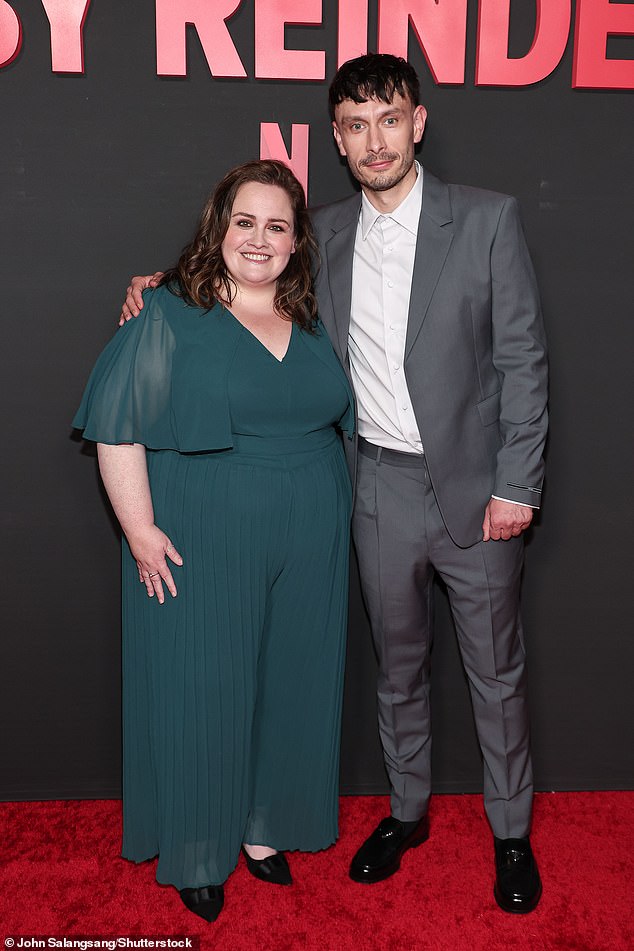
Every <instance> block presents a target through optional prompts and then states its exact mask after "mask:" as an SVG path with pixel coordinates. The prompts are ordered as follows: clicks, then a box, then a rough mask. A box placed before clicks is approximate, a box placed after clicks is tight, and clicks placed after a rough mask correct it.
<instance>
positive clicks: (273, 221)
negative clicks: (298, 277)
mask: <svg viewBox="0 0 634 951" xmlns="http://www.w3.org/2000/svg"><path fill="white" fill-rule="evenodd" d="M294 250H295V228H294V223H293V209H292V206H291V201H290V198H289V197H288V195H287V194H286V192H285V191H284V189H283V188H280V187H279V186H278V185H262V184H260V183H259V182H248V183H247V184H246V185H241V186H240V188H239V189H238V192H237V194H236V197H235V201H234V203H233V208H232V209H231V220H230V222H229V227H228V229H227V233H226V235H225V238H224V241H223V242H222V256H223V258H224V262H225V265H226V267H227V270H228V272H229V274H230V276H231V277H232V278H233V280H234V281H235V282H236V284H237V285H238V288H241V287H242V288H245V289H247V288H257V287H263V286H266V285H267V284H275V282H276V280H277V278H278V277H279V276H280V274H281V273H282V271H283V270H284V268H285V267H286V265H287V264H288V262H289V258H290V256H291V254H292V253H293V251H294Z"/></svg>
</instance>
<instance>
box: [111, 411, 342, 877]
mask: <svg viewBox="0 0 634 951" xmlns="http://www.w3.org/2000/svg"><path fill="white" fill-rule="evenodd" d="M148 471H149V475H150V485H151V488H152V498H153V503H154V509H155V521H156V524H157V525H158V526H159V527H160V528H162V529H163V530H164V531H165V532H166V533H167V534H168V535H169V536H170V538H171V540H172V542H173V544H174V545H175V546H176V548H177V550H178V551H179V552H180V553H181V555H182V556H183V559H184V564H183V567H182V568H177V567H176V568H175V567H174V566H172V573H173V575H174V578H175V581H176V585H177V588H178V595H177V597H176V598H175V599H172V598H171V596H170V595H169V593H166V600H165V603H164V604H163V605H160V604H159V603H158V601H157V600H156V598H151V599H150V598H148V597H147V594H146V593H145V587H144V586H143V585H141V584H140V583H139V580H138V574H137V571H136V566H135V563H134V561H133V559H132V557H131V555H130V552H129V549H128V546H127V544H125V542H124V544H123V641H124V648H123V678H124V679H123V690H124V786H123V795H124V832H123V850H122V851H123V856H124V857H125V858H128V859H131V860H133V861H137V862H139V861H143V860H145V859H148V858H151V857H153V856H155V855H157V854H158V856H159V861H158V868H157V879H158V881H159V882H162V883H166V884H173V885H175V886H176V887H177V888H185V887H198V886H204V885H209V884H220V883H222V882H224V881H225V879H226V878H227V876H228V875H229V874H230V873H231V871H232V870H233V869H234V867H235V865H236V862H237V859H238V855H239V850H240V844H241V843H242V842H249V843H251V844H261V845H268V846H271V847H272V848H275V849H278V850H291V849H301V850H305V851H314V850H318V849H322V848H325V847H327V846H328V845H330V844H332V842H334V841H335V839H336V837H337V803H338V773H339V738H340V723H341V700H342V690H343V665H344V646H345V630H346V621H347V594H348V554H349V519H350V504H351V491H350V483H349V477H348V472H347V469H346V466H345V463H344V459H343V452H342V447H341V445H340V441H339V439H338V437H337V436H336V434H335V433H334V431H333V430H324V431H320V432H319V433H314V434H311V437H310V438H308V437H303V438H302V439H260V438H251V437H236V446H235V448H234V450H233V451H232V452H223V453H204V454H198V455H182V454H179V453H177V452H171V451H162V452H148Z"/></svg>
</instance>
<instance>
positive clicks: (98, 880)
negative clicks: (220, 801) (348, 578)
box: [0, 792, 634, 951]
mask: <svg viewBox="0 0 634 951" xmlns="http://www.w3.org/2000/svg"><path fill="white" fill-rule="evenodd" d="M387 810H388V805H387V799H384V798H380V797H359V798H347V797H346V798H343V799H342V800H341V823H340V825H341V838H340V840H339V843H338V844H337V845H336V846H335V847H333V848H331V849H329V850H328V851H327V852H322V853H319V854H317V855H312V856H311V855H299V854H297V855H294V854H292V855H291V856H290V860H291V865H292V870H293V875H294V877H295V882H296V884H295V885H294V886H293V887H291V888H282V887H279V886H273V885H265V884H263V883H260V882H258V881H257V880H256V879H254V878H252V877H251V876H250V875H249V874H248V872H247V870H246V867H245V865H244V860H243V859H242V858H241V859H240V864H239V865H238V868H237V870H236V871H235V873H234V874H233V876H232V877H231V878H230V880H229V882H228V884H227V886H226V889H225V896H226V900H225V908H224V911H223V913H222V915H221V917H220V918H219V920H218V921H217V922H216V924H213V925H207V924H205V923H204V922H203V921H201V920H200V919H198V918H195V917H194V916H193V915H191V914H190V913H189V912H187V911H186V910H185V908H184V907H183V906H182V904H181V902H180V899H179V897H178V895H177V893H176V891H175V890H174V889H172V888H168V887H160V886H158V885H156V883H155V881H154V863H153V862H146V863H144V864H143V865H138V866H135V865H131V864H130V863H128V862H125V861H123V860H122V859H120V858H118V850H119V834H120V828H119V827H120V803H119V802H116V801H102V802H91V801H85V802H36V803H0V824H1V828H0V849H1V855H2V861H1V865H0V922H1V924H2V926H1V927H0V948H3V947H11V945H10V943H9V944H8V945H7V944H6V942H5V939H6V937H7V936H10V937H15V938H16V945H18V944H19V938H18V936H19V935H38V936H45V935H58V936H68V937H70V936H73V935H84V936H91V937H94V936H104V937H105V936H112V935H143V936H147V937H151V936H176V935H189V936H197V935H198V936H200V937H201V948H202V949H203V951H206V949H210V951H212V949H213V951H243V949H245V951H246V949H254V951H255V949H258V951H296V949H308V951H365V949H367V951H502V949H504V951H542V949H548V951H550V949H556V951H632V949H634V926H633V915H634V900H633V885H634V880H633V864H632V863H633V859H632V857H633V855H634V792H625V793H556V794H554V793H553V794H545V793H543V794H541V795H538V796H537V800H536V805H535V822H534V833H533V836H532V842H533V846H534V850H535V853H536V855H537V857H538V859H539V863H540V868H541V873H542V879H543V883H544V896H543V898H542V901H541V903H540V905H539V907H538V908H537V910H536V911H534V912H533V913H532V914H530V915H525V916H512V915H507V914H505V913H504V912H502V911H500V910H499V909H498V908H497V906H496V905H495V902H494V900H493V894H492V884H493V878H492V840H491V836H490V833H489V829H488V826H487V824H486V821H485V819H484V814H483V811H482V804H481V799H480V797H479V796H436V797H435V799H434V800H433V808H432V812H431V837H430V840H429V842H427V843H426V844H425V845H422V846H421V847H420V848H418V849H416V850H414V851H411V852H409V853H408V854H407V855H406V856H405V858H404V859H403V865H402V868H401V871H400V872H399V873H398V875H396V876H394V877H393V878H392V879H390V880H389V881H388V882H383V883H381V884H378V885H372V886H368V885H356V884H354V883H353V882H351V881H350V880H349V879H348V878H347V876H346V870H347V866H348V863H349V861H350V858H351V857H352V855H353V853H354V851H355V849H356V848H357V846H358V845H359V843H360V842H361V841H362V840H363V838H364V837H365V836H366V835H367V834H368V833H369V832H370V831H371V829H372V828H373V827H374V825H375V823H376V822H377V821H378V820H379V819H380V818H381V817H382V816H383V815H385V814H386V811H387ZM16 951H20V949H19V947H16Z"/></svg>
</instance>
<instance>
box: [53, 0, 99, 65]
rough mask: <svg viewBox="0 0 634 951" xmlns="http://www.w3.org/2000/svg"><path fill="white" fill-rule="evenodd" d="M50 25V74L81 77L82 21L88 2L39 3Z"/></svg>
mask: <svg viewBox="0 0 634 951" xmlns="http://www.w3.org/2000/svg"><path fill="white" fill-rule="evenodd" d="M42 6H43V7H44V10H45V11H46V16H47V17H48V22H49V23H50V25H51V66H52V69H53V72H54V73H83V71H84V34H83V30H84V20H85V19H86V14H87V13H88V7H89V6H90V0H42Z"/></svg>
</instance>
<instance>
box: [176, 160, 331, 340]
mask: <svg viewBox="0 0 634 951" xmlns="http://www.w3.org/2000/svg"><path fill="white" fill-rule="evenodd" d="M250 182H258V183H259V184H261V185H276V186H277V187H278V188H283V189H284V191H285V192H286V194H287V195H288V197H289V200H290V203H291V207H292V209H293V216H294V230H295V252H294V254H292V255H291V257H290V260H289V262H288V264H287V265H286V267H285V268H284V270H283V271H282V273H281V274H280V276H279V277H278V279H277V285H276V291H275V299H274V303H273V306H274V308H275V312H276V313H277V314H278V315H279V316H280V317H283V318H284V319H286V320H292V321H293V322H294V323H296V324H299V326H300V327H302V329H304V330H308V331H312V330H313V329H314V326H315V323H316V320H317V302H316V300H315V296H314V294H313V269H314V266H315V263H316V261H317V258H318V252H317V244H316V242H315V238H314V236H313V230H312V226H311V223H310V218H309V216H308V211H307V210H306V198H305V195H304V189H303V188H302V186H301V184H300V182H299V181H298V180H297V178H295V176H294V175H293V173H292V172H291V170H290V168H288V166H286V165H284V163H283V162H278V161H275V160H273V159H263V160H261V161H257V162H247V163H245V164H244V165H238V166H237V167H236V168H233V169H231V171H230V172H228V173H227V174H226V175H225V177H224V178H223V179H222V181H221V182H219V184H218V185H217V186H216V188H215V190H214V192H213V194H212V195H211V197H210V198H209V199H208V201H207V203H206V205H205V207H204V208H203V210H202V214H201V217H200V223H199V226H198V231H197V232H196V234H195V235H194V238H193V239H192V241H190V243H189V244H188V245H186V247H185V248H183V251H182V253H181V256H180V258H179V260H178V264H177V265H176V267H174V268H171V269H170V270H169V271H166V273H165V275H164V276H163V278H162V280H161V284H167V285H168V287H169V288H170V289H171V290H172V291H173V292H174V293H176V294H178V295H179V296H180V297H183V298H184V299H185V300H186V301H188V302H189V303H191V304H194V305H196V306H198V307H205V308H211V307H213V306H214V304H215V303H216V302H217V301H218V300H222V301H225V302H227V303H228V304H230V303H231V301H232V300H233V299H234V297H235V295H236V292H237V288H236V285H235V282H234V281H233V280H232V278H231V275H230V274H229V272H228V271H227V266H226V264H225V262H224V259H223V256H222V242H223V241H224V239H225V235H226V233H227V229H228V228H229V223H230V221H231V211H232V209H233V203H234V201H235V198H236V195H237V193H238V190H239V189H240V188H241V187H242V185H246V184H248V183H250Z"/></svg>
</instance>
